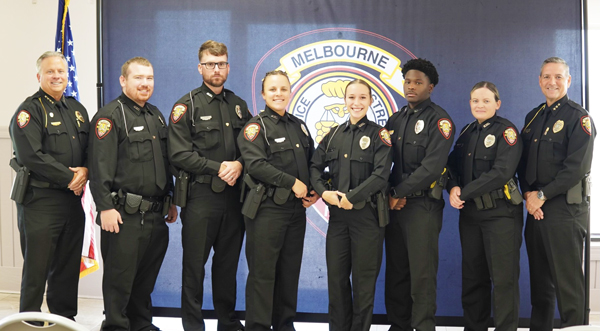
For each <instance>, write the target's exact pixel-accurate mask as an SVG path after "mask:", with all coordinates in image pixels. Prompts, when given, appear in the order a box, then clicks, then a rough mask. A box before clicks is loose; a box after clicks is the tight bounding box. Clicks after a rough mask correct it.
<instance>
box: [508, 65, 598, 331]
mask: <svg viewBox="0 0 600 331" xmlns="http://www.w3.org/2000/svg"><path fill="white" fill-rule="evenodd" d="M539 83H540V88H541V89H542V93H543V94H544V96H545V97H546V101H545V102H544V103H542V104H540V105H539V106H537V107H535V108H534V109H533V110H532V111H531V112H529V114H527V116H526V118H525V127H524V128H523V130H522V137H523V142H524V147H525V148H524V150H523V154H522V156H521V163H520V165H519V181H520V183H521V189H522V191H523V192H524V194H523V195H524V197H525V199H526V200H527V204H526V207H527V211H528V213H529V215H527V224H526V226H525V242H526V244H527V253H528V255H529V270H530V279H531V306H532V310H531V326H530V328H531V330H535V331H546V330H552V327H553V320H554V307H555V301H558V311H559V313H560V322H561V323H560V327H561V328H563V327H567V326H573V325H580V324H583V322H584V316H585V311H584V307H585V298H584V297H585V295H584V281H583V271H582V262H583V253H582V252H583V239H584V238H585V236H586V235H587V233H586V220H587V218H588V213H589V209H588V203H589V202H588V199H587V195H588V192H587V189H586V187H587V185H586V184H587V178H588V175H589V172H590V169H591V164H592V152H593V150H594V137H595V136H596V129H595V128H594V125H593V123H592V119H591V117H590V116H589V114H588V112H587V110H585V109H583V108H582V107H581V106H580V105H578V104H577V103H575V102H574V101H572V100H570V99H569V97H568V95H567V90H568V88H569V87H570V86H571V75H570V74H569V66H568V65H567V63H566V62H565V60H563V59H561V58H558V57H551V58H548V59H546V60H545V61H544V63H543V64H542V69H541V72H540V77H539Z"/></svg>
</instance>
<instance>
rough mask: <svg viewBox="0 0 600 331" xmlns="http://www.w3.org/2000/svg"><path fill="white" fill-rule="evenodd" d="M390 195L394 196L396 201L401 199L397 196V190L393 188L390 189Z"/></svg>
mask: <svg viewBox="0 0 600 331" xmlns="http://www.w3.org/2000/svg"><path fill="white" fill-rule="evenodd" d="M390 195H391V196H392V198H394V199H399V198H400V197H399V196H398V195H397V194H396V188H395V187H392V189H390Z"/></svg>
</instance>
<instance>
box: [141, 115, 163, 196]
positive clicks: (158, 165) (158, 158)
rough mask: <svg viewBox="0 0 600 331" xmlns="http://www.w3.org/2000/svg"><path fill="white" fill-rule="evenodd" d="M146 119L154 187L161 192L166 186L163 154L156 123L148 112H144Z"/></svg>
mask: <svg viewBox="0 0 600 331" xmlns="http://www.w3.org/2000/svg"><path fill="white" fill-rule="evenodd" d="M144 116H145V117H146V125H147V126H148V131H150V134H151V135H152V154H154V155H153V159H154V172H155V174H156V186H158V187H159V188H160V189H161V190H162V189H164V188H165V185H167V174H166V173H165V172H166V171H165V163H164V160H163V154H162V151H161V149H160V136H159V135H158V131H157V130H156V122H155V121H154V119H153V118H152V114H150V112H148V111H145V115H144Z"/></svg>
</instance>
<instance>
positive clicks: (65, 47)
mask: <svg viewBox="0 0 600 331" xmlns="http://www.w3.org/2000/svg"><path fill="white" fill-rule="evenodd" d="M69 2H70V0H58V19H57V24H56V39H55V40H56V43H55V44H56V47H55V48H56V51H57V52H61V53H63V54H64V56H65V58H66V59H67V65H68V67H69V68H68V70H67V71H68V73H69V83H68V84H67V89H66V90H65V95H66V96H70V97H74V98H75V99H77V100H78V101H79V86H78V82H77V66H76V65H75V51H74V50H73V35H72V34H71V20H70V19H69Z"/></svg>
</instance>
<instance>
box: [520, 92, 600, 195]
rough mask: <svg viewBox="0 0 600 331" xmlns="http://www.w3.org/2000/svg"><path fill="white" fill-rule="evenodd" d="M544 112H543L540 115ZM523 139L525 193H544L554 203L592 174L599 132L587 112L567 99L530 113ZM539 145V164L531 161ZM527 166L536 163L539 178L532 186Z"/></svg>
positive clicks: (521, 168) (522, 160)
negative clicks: (597, 133) (595, 141)
mask: <svg viewBox="0 0 600 331" xmlns="http://www.w3.org/2000/svg"><path fill="white" fill-rule="evenodd" d="M541 108H544V109H542V110H541V111H540V109H541ZM538 111H539V113H538ZM536 114H537V116H536ZM544 119H545V120H544ZM540 126H541V128H539V127H540ZM537 132H539V135H537V136H536V135H535V133H537ZM521 135H522V137H523V144H524V150H523V155H522V156H521V164H520V166H519V182H520V184H521V189H522V190H523V192H528V191H536V190H538V189H543V191H544V195H545V196H546V197H547V198H548V199H551V198H553V197H555V196H556V195H559V194H565V193H566V192H567V191H568V190H569V189H570V188H571V187H573V186H575V185H576V184H577V182H579V181H581V180H582V179H583V177H584V176H585V174H587V173H589V172H590V169H591V166H592V153H593V150H594V138H595V136H596V129H595V128H594V124H593V122H592V120H591V117H590V116H589V115H588V112H587V110H585V109H583V108H582V107H581V106H580V105H578V104H577V103H575V102H573V101H571V100H569V97H568V96H566V95H565V96H564V97H563V98H562V99H560V100H558V101H557V102H555V103H554V104H552V105H550V106H547V105H546V104H545V103H543V104H541V105H539V106H538V107H536V108H534V109H533V110H532V111H530V112H529V114H527V116H526V117H525V127H524V128H523V131H522V132H521ZM538 143H539V147H538V148H539V149H538V153H537V160H531V159H530V158H529V150H530V148H532V147H535V146H534V145H535V144H538ZM528 162H536V167H537V176H536V179H535V181H534V182H533V183H528V182H527V180H526V172H527V171H526V170H527V164H528Z"/></svg>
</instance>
